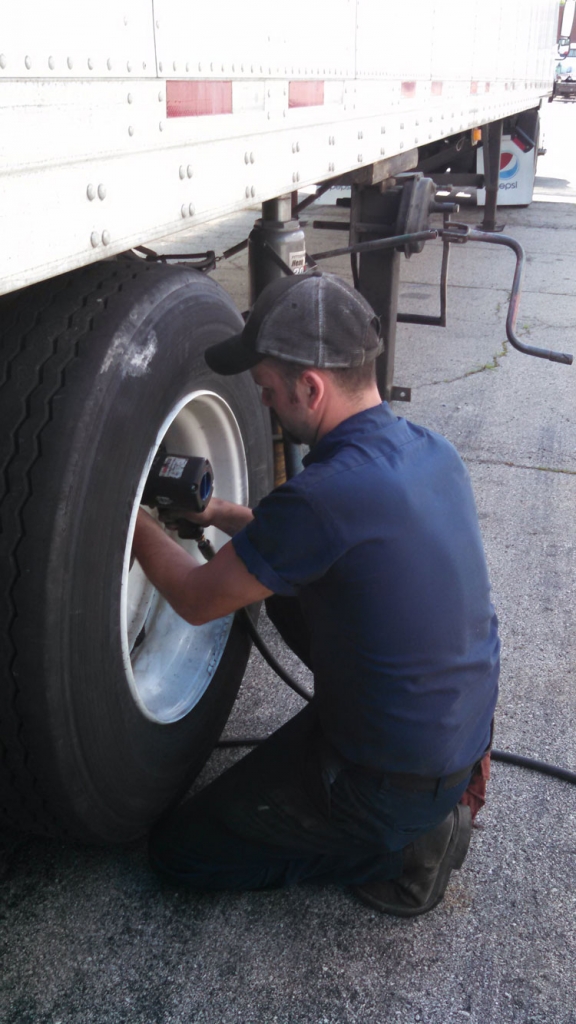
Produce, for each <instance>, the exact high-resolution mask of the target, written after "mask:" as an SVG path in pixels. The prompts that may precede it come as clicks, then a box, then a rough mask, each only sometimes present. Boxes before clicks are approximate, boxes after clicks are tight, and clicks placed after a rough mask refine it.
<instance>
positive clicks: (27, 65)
mask: <svg viewBox="0 0 576 1024" xmlns="http://www.w3.org/2000/svg"><path fill="white" fill-rule="evenodd" d="M24 63H25V65H26V67H27V68H28V70H30V68H31V67H32V61H31V59H30V57H25V58H24Z"/></svg>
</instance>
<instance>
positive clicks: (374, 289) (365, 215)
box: [350, 185, 400, 401]
mask: <svg viewBox="0 0 576 1024" xmlns="http://www.w3.org/2000/svg"><path fill="white" fill-rule="evenodd" d="M399 204H400V192H399V191H386V192H382V191H381V189H380V188H379V186H378V185H369V186H362V185H353V186H352V204H351V208H350V244H351V245H355V244H356V243H357V242H359V241H361V240H363V238H364V237H365V235H364V232H365V229H366V225H367V224H371V223H372V224H378V225H379V228H380V229H381V228H382V225H383V224H388V225H390V233H391V234H394V226H395V224H396V218H397V216H398V207H399ZM360 224H361V225H362V229H363V230H362V231H359V230H358V228H357V227H356V226H355V225H360ZM360 236H362V238H361V237H360ZM352 259H353V260H354V259H355V257H354V256H353V257H352ZM399 281H400V253H399V252H397V251H396V250H395V249H382V250H380V251H376V252H361V253H360V255H359V259H358V268H357V287H358V290H359V291H360V293H361V294H362V295H363V296H364V297H365V298H366V299H367V300H368V302H369V303H370V305H371V306H372V307H373V309H374V310H375V312H376V313H377V314H378V316H379V317H380V321H381V324H382V336H383V338H384V352H383V353H382V355H381V356H379V357H378V359H377V361H376V379H377V382H378V389H379V391H380V394H381V396H382V398H384V399H386V401H390V399H391V396H392V382H393V378H394V352H395V347H396V317H397V314H398V285H399Z"/></svg>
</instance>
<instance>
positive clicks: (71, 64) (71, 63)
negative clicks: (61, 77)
mask: <svg viewBox="0 0 576 1024" xmlns="http://www.w3.org/2000/svg"><path fill="white" fill-rule="evenodd" d="M66 63H67V65H68V67H69V68H70V71H72V68H73V67H74V61H73V60H72V57H68V58H67V60H66Z"/></svg>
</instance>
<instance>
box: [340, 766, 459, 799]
mask: <svg viewBox="0 0 576 1024" xmlns="http://www.w3.org/2000/svg"><path fill="white" fill-rule="evenodd" d="M475 764H476V762H475V763H474V764H471V765H469V766H468V767H467V768H461V769H460V771H458V772H452V774H451V775H442V776H440V778H437V779H433V778H431V777H430V776H429V775H413V774H411V773H410V772H379V771H377V770H374V769H372V768H368V767H366V766H364V765H362V766H360V765H355V767H356V768H360V771H365V772H367V773H368V774H369V775H376V776H378V778H379V779H380V780H381V782H382V783H384V782H387V783H388V784H389V785H390V786H393V787H394V788H395V789H407V790H412V792H413V793H436V792H437V791H438V790H439V789H453V788H454V786H457V785H458V783H459V782H464V779H467V778H468V776H469V775H471V774H472V771H473V770H474V767H475Z"/></svg>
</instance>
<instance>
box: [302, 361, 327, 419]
mask: <svg viewBox="0 0 576 1024" xmlns="http://www.w3.org/2000/svg"><path fill="white" fill-rule="evenodd" d="M299 383H300V385H301V387H302V394H303V398H304V401H305V402H306V405H307V406H308V408H309V409H310V411H311V412H314V410H315V409H317V408H318V406H319V405H320V402H321V401H322V399H323V398H324V395H325V393H326V381H325V379H324V377H323V375H322V374H321V373H318V372H317V371H316V370H314V369H310V370H304V372H303V373H302V374H301V376H300V381H299Z"/></svg>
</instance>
